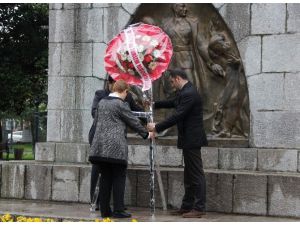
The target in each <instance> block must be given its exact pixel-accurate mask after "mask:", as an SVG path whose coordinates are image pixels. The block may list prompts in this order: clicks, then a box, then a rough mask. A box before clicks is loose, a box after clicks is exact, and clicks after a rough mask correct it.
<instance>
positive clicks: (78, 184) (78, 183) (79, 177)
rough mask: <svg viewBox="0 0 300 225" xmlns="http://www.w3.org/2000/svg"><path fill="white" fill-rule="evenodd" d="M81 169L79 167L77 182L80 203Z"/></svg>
mask: <svg viewBox="0 0 300 225" xmlns="http://www.w3.org/2000/svg"><path fill="white" fill-rule="evenodd" d="M80 170H81V169H80V167H78V182H77V186H78V196H77V197H78V202H80V183H81V176H80Z"/></svg>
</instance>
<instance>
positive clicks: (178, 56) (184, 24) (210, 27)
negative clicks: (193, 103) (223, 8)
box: [130, 3, 249, 138]
mask: <svg viewBox="0 0 300 225" xmlns="http://www.w3.org/2000/svg"><path fill="white" fill-rule="evenodd" d="M137 22H144V23H148V24H153V25H156V26H159V27H161V28H162V29H163V30H164V31H165V32H166V33H167V34H168V35H169V37H170V38H171V41H172V44H173V50H174V53H173V57H172V61H171V63H170V66H169V68H170V69H174V68H181V69H184V70H185V72H186V73H187V74H188V77H189V80H190V81H191V82H192V83H193V84H194V85H195V86H196V87H197V88H198V91H199V92H200V94H201V96H202V98H203V105H204V111H203V113H204V125H205V130H206V132H207V134H208V135H209V136H211V137H212V138H234V137H239V138H247V137H248V134H249V98H248V89H247V82H246V77H245V73H244V69H243V64H242V61H241V58H240V56H239V52H238V48H237V46H236V43H235V41H234V39H233V35H232V34H231V31H230V30H229V29H228V27H227V25H226V24H225V22H224V21H223V19H222V17H221V16H220V15H219V13H218V11H217V10H216V9H215V8H214V7H213V5H212V4H183V3H180V4H179V3H176V4H141V5H140V6H139V8H138V9H137V10H136V12H135V14H134V15H133V18H132V20H131V21H130V23H131V24H132V23H137ZM166 77H167V75H164V76H163V77H162V78H160V79H159V80H157V81H155V82H154V87H153V88H154V91H153V93H154V100H156V99H164V98H170V97H172V96H173V95H174V92H173V91H172V90H171V89H170V86H169V84H168V82H167V79H166ZM138 95H141V93H139V94H138ZM168 113H170V112H168V111H160V112H159V111H158V112H157V114H156V115H155V117H156V118H157V120H158V121H159V120H160V119H161V118H162V117H165V116H167V115H168ZM174 132H175V131H174V130H169V131H168V132H167V133H165V134H163V135H172V134H173V133H174Z"/></svg>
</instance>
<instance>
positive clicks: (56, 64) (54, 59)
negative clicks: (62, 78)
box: [48, 43, 62, 76]
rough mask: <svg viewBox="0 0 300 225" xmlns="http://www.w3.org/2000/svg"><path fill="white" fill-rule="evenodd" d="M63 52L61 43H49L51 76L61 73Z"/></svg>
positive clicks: (49, 72)
mask: <svg viewBox="0 0 300 225" xmlns="http://www.w3.org/2000/svg"><path fill="white" fill-rule="evenodd" d="M61 54H62V52H61V43H49V57H48V66H49V71H48V74H49V76H59V75H60V62H61Z"/></svg>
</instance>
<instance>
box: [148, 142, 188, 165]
mask: <svg viewBox="0 0 300 225" xmlns="http://www.w3.org/2000/svg"><path fill="white" fill-rule="evenodd" d="M148 152H149V150H148ZM156 157H157V159H158V162H159V164H160V165H161V166H176V167H178V166H182V163H183V162H182V161H183V158H182V150H181V149H178V148H176V147H175V146H161V145H158V146H157V152H156Z"/></svg>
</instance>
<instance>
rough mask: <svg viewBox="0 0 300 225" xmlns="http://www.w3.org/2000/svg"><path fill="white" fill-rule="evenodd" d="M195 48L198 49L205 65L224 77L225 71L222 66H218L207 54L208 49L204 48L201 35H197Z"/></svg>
mask: <svg viewBox="0 0 300 225" xmlns="http://www.w3.org/2000/svg"><path fill="white" fill-rule="evenodd" d="M197 48H198V51H199V53H200V55H201V57H202V58H203V60H204V61H205V62H206V65H207V67H208V68H209V69H210V70H211V71H212V72H213V73H214V74H216V75H219V76H222V77H225V72H224V70H223V68H222V66H220V65H219V64H216V63H214V62H213V61H212V60H211V59H210V57H209V55H208V51H207V48H205V46H204V41H203V39H202V37H201V35H199V34H198V35H197Z"/></svg>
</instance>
